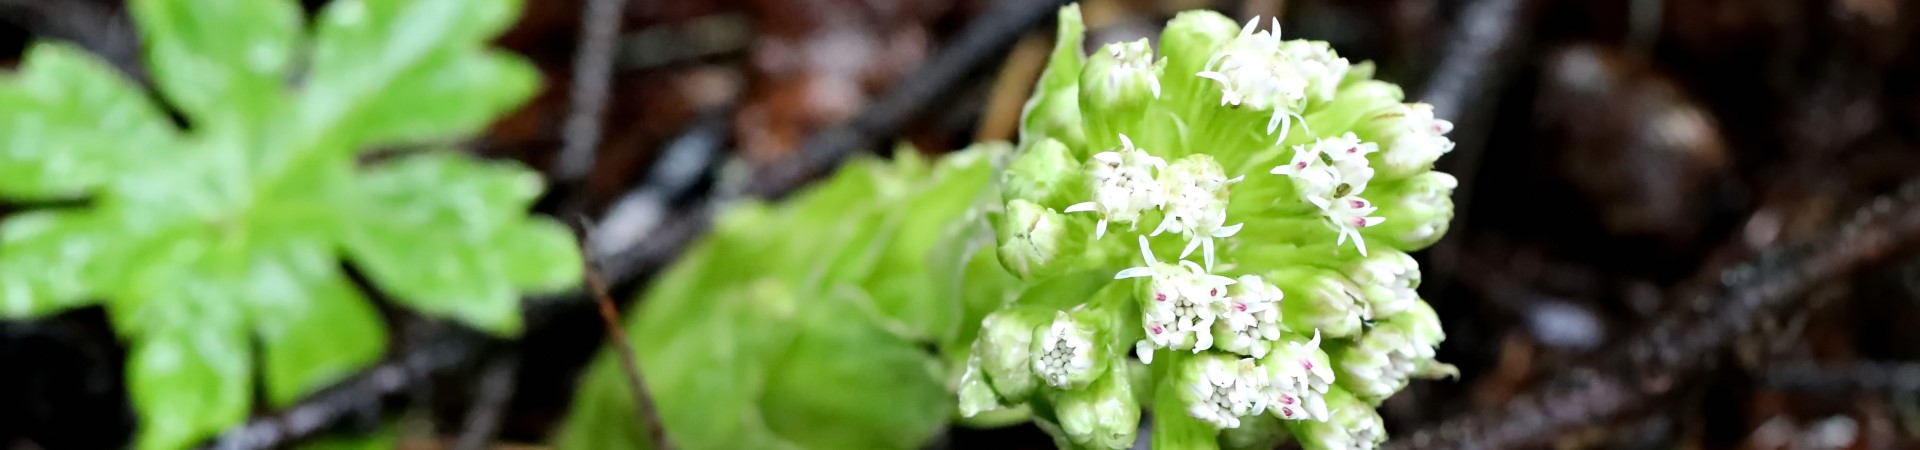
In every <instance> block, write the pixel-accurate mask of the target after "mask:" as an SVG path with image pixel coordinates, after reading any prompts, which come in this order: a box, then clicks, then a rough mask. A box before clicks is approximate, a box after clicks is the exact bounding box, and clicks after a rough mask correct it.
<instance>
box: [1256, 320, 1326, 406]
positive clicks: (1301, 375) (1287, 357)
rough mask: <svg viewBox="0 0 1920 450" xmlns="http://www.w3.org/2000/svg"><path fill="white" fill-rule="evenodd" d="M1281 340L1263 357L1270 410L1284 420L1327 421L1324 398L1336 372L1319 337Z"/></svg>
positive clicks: (1284, 337)
mask: <svg viewBox="0 0 1920 450" xmlns="http://www.w3.org/2000/svg"><path fill="white" fill-rule="evenodd" d="M1281 341H1282V342H1281V343H1280V344H1279V345H1276V346H1275V347H1274V349H1273V351H1272V352H1268V353H1267V357H1265V358H1260V367H1261V368H1262V369H1263V370H1265V371H1266V377H1267V380H1268V381H1267V383H1268V389H1267V391H1266V393H1267V399H1268V407H1267V410H1268V411H1269V412H1271V413H1272V414H1273V416H1274V417H1278V418H1280V419H1282V420H1288V421H1295V420H1306V421H1324V420H1327V417H1328V412H1327V404H1326V400H1325V399H1324V398H1323V396H1324V394H1326V393H1327V391H1328V390H1330V389H1332V388H1333V382H1334V370H1333V363H1332V362H1331V361H1330V360H1329V359H1328V357H1327V353H1326V352H1325V351H1322V350H1320V335H1319V334H1317V333H1316V334H1314V335H1313V337H1312V338H1304V337H1302V336H1300V335H1286V336H1283V337H1281Z"/></svg>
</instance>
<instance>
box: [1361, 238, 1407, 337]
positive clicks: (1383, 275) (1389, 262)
mask: <svg viewBox="0 0 1920 450" xmlns="http://www.w3.org/2000/svg"><path fill="white" fill-rule="evenodd" d="M1349 266H1350V267H1349V268H1348V269H1347V270H1346V272H1347V278H1348V279H1350V280H1352V281H1353V284H1354V286H1357V287H1359V288H1360V293H1361V298H1362V299H1364V300H1365V301H1366V303H1367V311H1368V312H1369V313H1371V314H1370V316H1369V317H1368V318H1369V319H1373V320H1380V319H1384V318H1387V317H1392V316H1394V315H1396V314H1400V312H1401V311H1406V310H1407V309H1408V308H1412V307H1413V305H1414V303H1417V302H1419V301H1420V293H1419V292H1417V291H1415V289H1417V288H1419V287H1420V264H1419V263H1418V262H1415V261H1414V260H1413V256H1410V255H1407V253H1406V252H1402V251H1399V250H1394V249H1392V248H1376V249H1374V251H1373V253H1371V254H1368V255H1367V257H1366V258H1364V259H1361V260H1360V261H1358V262H1356V263H1354V264H1350V265H1349Z"/></svg>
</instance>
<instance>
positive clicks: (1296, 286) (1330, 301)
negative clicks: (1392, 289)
mask: <svg viewBox="0 0 1920 450" xmlns="http://www.w3.org/2000/svg"><path fill="white" fill-rule="evenodd" d="M1268 279H1269V280H1271V281H1273V284H1274V285H1275V286H1279V287H1280V290H1281V291H1283V292H1286V293H1287V301H1285V302H1281V308H1280V320H1281V323H1283V324H1285V325H1286V328H1287V329H1289V330H1292V331H1293V332H1295V333H1310V332H1312V331H1313V330H1319V332H1320V333H1321V334H1324V335H1326V336H1327V337H1330V338H1340V337H1347V336H1352V335H1355V334H1359V333H1360V324H1361V321H1362V320H1363V319H1365V318H1366V317H1367V315H1368V312H1367V305H1366V303H1364V301H1363V300H1362V299H1361V298H1360V290H1359V288H1357V287H1355V286H1354V285H1353V283H1352V282H1350V281H1348V280H1347V277H1346V276H1345V275H1342V274H1340V273H1338V272H1334V271H1331V270H1327V269H1324V268H1319V267H1288V268H1284V269H1281V270H1278V271H1276V272H1275V273H1274V274H1273V276H1271V277H1268Z"/></svg>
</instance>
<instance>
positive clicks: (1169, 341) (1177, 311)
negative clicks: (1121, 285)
mask: <svg viewBox="0 0 1920 450" xmlns="http://www.w3.org/2000/svg"><path fill="white" fill-rule="evenodd" d="M1140 253H1141V256H1142V259H1144V262H1145V263H1146V264H1145V265H1142V266H1140V267H1133V268H1129V269H1126V270H1122V271H1120V273H1118V274H1115V275H1114V279H1126V278H1138V277H1150V279H1149V280H1148V282H1147V286H1148V290H1149V291H1150V293H1149V294H1148V295H1149V296H1151V297H1152V298H1150V299H1148V301H1146V302H1145V305H1144V306H1143V307H1142V308H1141V318H1140V323H1141V327H1142V328H1144V329H1145V331H1146V335H1147V338H1146V339H1144V340H1141V341H1139V342H1138V343H1135V344H1134V350H1135V352H1136V353H1137V354H1139V356H1140V361H1142V362H1146V363H1149V364H1151V363H1153V350H1154V349H1156V348H1165V349H1170V350H1192V351H1193V352H1194V353H1199V352H1201V351H1202V350H1206V349H1209V348H1213V334H1212V333H1211V331H1212V329H1213V323H1214V321H1215V320H1218V319H1219V317H1220V314H1221V313H1222V312H1224V311H1225V310H1226V307H1227V303H1228V297H1227V288H1228V287H1229V286H1231V285H1233V284H1234V283H1236V281H1234V280H1233V279H1232V278H1227V277H1223V276H1219V275H1213V274H1209V273H1207V270H1206V269H1205V268H1203V267H1200V265H1199V264H1194V263H1193V262H1192V261H1186V260H1182V261H1180V263H1179V264H1178V265H1175V264H1166V263H1162V262H1160V261H1159V260H1158V259H1156V258H1154V257H1153V249H1152V248H1149V247H1148V245H1147V237H1146V236H1141V237H1140Z"/></svg>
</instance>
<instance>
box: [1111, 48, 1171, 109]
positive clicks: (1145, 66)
mask: <svg viewBox="0 0 1920 450" xmlns="http://www.w3.org/2000/svg"><path fill="white" fill-rule="evenodd" d="M1107 55H1108V56H1112V57H1113V59H1114V61H1115V62H1116V64H1114V66H1113V70H1112V71H1109V72H1107V92H1119V91H1120V89H1121V87H1122V86H1124V85H1126V84H1127V83H1130V82H1132V81H1134V80H1135V79H1140V78H1145V81H1146V82H1147V89H1149V90H1151V91H1152V92H1153V98H1160V78H1159V76H1158V75H1155V74H1154V73H1153V72H1154V67H1153V66H1154V58H1153V47H1152V46H1151V45H1148V44H1147V40H1146V39H1141V40H1139V41H1135V42H1128V43H1125V44H1115V45H1109V46H1107Z"/></svg>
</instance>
